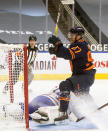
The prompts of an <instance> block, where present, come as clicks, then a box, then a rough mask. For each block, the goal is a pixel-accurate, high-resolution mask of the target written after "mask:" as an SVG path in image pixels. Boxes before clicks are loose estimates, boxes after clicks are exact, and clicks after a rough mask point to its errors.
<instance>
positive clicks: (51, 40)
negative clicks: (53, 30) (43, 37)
mask: <svg viewBox="0 0 108 131" xmlns="http://www.w3.org/2000/svg"><path fill="white" fill-rule="evenodd" d="M48 42H49V43H52V44H53V45H54V46H55V47H57V46H62V45H63V44H62V42H61V40H60V39H59V38H58V37H56V36H54V35H52V37H49V39H48Z"/></svg>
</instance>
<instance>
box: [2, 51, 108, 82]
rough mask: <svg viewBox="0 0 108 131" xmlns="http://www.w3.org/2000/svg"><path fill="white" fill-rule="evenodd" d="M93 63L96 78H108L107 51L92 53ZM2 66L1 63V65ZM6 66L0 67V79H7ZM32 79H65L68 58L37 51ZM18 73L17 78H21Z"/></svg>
mask: <svg viewBox="0 0 108 131" xmlns="http://www.w3.org/2000/svg"><path fill="white" fill-rule="evenodd" d="M92 57H93V59H94V65H95V68H96V70H97V72H96V76H95V78H96V79H108V53H105V52H101V53H96V52H95V53H92ZM1 67H3V65H1ZM7 72H8V71H7V70H6V67H5V68H4V69H3V68H0V81H7V80H8V79H9V78H8V75H7ZM33 73H34V80H65V79H66V78H67V77H70V76H71V74H72V73H71V69H70V63H69V61H68V60H64V59H62V58H58V57H56V56H55V55H50V54H49V53H48V52H39V53H38V55H37V58H36V60H35V62H34V67H33ZM22 78H23V76H22V75H20V76H19V79H20V80H22Z"/></svg>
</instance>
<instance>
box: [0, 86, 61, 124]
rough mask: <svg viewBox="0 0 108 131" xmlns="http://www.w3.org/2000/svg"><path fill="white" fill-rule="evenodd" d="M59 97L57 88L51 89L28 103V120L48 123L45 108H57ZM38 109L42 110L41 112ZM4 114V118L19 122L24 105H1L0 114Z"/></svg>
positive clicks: (22, 114)
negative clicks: (11, 118)
mask: <svg viewBox="0 0 108 131" xmlns="http://www.w3.org/2000/svg"><path fill="white" fill-rule="evenodd" d="M59 96H60V91H59V88H58V87H55V88H53V90H52V91H50V92H49V93H48V94H42V95H39V96H36V97H35V98H33V100H32V101H31V102H30V103H29V119H30V120H31V119H33V120H34V121H36V122H38V123H41V122H43V121H48V119H49V117H48V115H47V114H46V111H45V109H46V107H48V108H49V107H59ZM40 109H42V110H44V111H41V110H40ZM1 111H2V113H1V114H5V117H7V116H8V117H13V118H15V119H16V120H19V119H20V118H21V117H20V115H21V116H22V119H23V116H24V103H22V102H20V103H15V104H7V105H2V106H1V109H0V112H1ZM0 117H1V116H0Z"/></svg>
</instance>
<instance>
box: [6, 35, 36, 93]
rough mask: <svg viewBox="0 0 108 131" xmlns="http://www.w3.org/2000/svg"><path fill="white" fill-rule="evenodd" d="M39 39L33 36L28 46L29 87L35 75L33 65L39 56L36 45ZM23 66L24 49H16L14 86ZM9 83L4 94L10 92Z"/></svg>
mask: <svg viewBox="0 0 108 131" xmlns="http://www.w3.org/2000/svg"><path fill="white" fill-rule="evenodd" d="M36 41H37V38H36V36H34V35H31V36H30V37H29V44H28V46H27V64H28V85H30V83H31V82H32V80H33V78H34V75H33V72H32V68H33V64H34V61H35V58H36V55H37V50H38V49H37V47H36V46H35V45H36ZM22 64H23V50H22V49H15V62H14V65H13V72H12V73H13V74H12V76H13V80H12V81H13V85H15V84H16V82H17V81H18V78H19V75H20V72H21V70H22ZM8 87H9V82H7V83H6V85H5V87H4V89H3V93H6V92H7V91H8Z"/></svg>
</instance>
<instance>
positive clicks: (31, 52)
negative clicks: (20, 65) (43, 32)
mask: <svg viewBox="0 0 108 131" xmlns="http://www.w3.org/2000/svg"><path fill="white" fill-rule="evenodd" d="M37 50H38V48H37V47H34V48H31V47H30V46H28V47H27V63H28V64H30V65H33V63H34V61H35V58H36V53H37Z"/></svg>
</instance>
